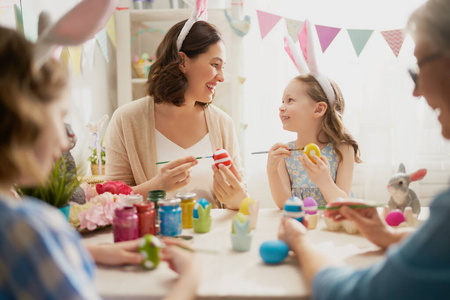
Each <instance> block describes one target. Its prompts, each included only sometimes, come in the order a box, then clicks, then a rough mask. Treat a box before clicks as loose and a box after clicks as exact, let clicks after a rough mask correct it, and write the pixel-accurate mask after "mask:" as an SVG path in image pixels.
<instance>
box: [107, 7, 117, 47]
mask: <svg viewBox="0 0 450 300" xmlns="http://www.w3.org/2000/svg"><path fill="white" fill-rule="evenodd" d="M106 33H107V34H108V37H109V39H110V41H111V43H112V44H113V45H114V48H117V41H116V21H115V19H114V14H113V15H112V16H111V18H109V21H108V23H107V24H106Z"/></svg>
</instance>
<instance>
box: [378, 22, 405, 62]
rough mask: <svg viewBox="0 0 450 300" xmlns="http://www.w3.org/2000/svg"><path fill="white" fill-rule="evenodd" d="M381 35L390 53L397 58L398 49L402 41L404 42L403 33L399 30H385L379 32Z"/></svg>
mask: <svg viewBox="0 0 450 300" xmlns="http://www.w3.org/2000/svg"><path fill="white" fill-rule="evenodd" d="M381 34H382V35H383V37H384V39H385V40H386V42H387V43H388V45H389V47H391V49H392V52H394V55H395V57H398V53H399V52H400V48H402V45H403V41H404V40H405V36H404V35H403V31H402V30H401V29H396V30H387V31H381Z"/></svg>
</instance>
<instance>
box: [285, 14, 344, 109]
mask: <svg viewBox="0 0 450 300" xmlns="http://www.w3.org/2000/svg"><path fill="white" fill-rule="evenodd" d="M303 26H306V35H307V43H306V47H305V45H302V44H300V48H301V49H299V48H297V47H295V46H294V41H293V40H292V38H291V37H290V36H289V35H286V36H285V37H284V49H285V50H286V52H287V54H288V55H289V57H290V58H291V59H292V61H293V62H294V64H295V66H296V67H297V70H298V71H299V72H300V74H309V75H311V76H313V77H314V78H315V79H316V80H317V82H319V84H320V86H321V87H322V89H323V91H324V92H325V95H326V96H327V99H328V102H329V104H330V107H333V105H334V103H335V102H336V96H335V94H334V90H333V87H332V86H331V83H330V81H329V80H328V78H327V77H325V76H324V75H323V74H321V73H320V72H319V68H318V65H317V58H316V52H315V47H314V41H313V35H312V30H313V29H312V26H311V23H310V22H309V20H305V24H304V25H303ZM303 30H304V29H302V31H303ZM299 43H300V39H299ZM300 50H302V51H300Z"/></svg>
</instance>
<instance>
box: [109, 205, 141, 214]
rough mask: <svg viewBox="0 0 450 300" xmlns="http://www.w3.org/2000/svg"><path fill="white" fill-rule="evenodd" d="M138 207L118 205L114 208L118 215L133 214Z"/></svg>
mask: <svg viewBox="0 0 450 300" xmlns="http://www.w3.org/2000/svg"><path fill="white" fill-rule="evenodd" d="M136 212H137V211H136V208H135V207H134V206H124V207H122V208H120V207H118V208H116V209H115V210H114V213H115V214H116V215H131V214H135V213H136Z"/></svg>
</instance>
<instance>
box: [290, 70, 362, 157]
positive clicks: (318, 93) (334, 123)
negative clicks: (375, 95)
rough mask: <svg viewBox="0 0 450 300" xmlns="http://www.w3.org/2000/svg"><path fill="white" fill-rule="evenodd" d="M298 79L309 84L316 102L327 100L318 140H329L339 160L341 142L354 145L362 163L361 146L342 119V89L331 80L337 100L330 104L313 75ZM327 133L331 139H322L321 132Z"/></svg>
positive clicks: (309, 90)
mask: <svg viewBox="0 0 450 300" xmlns="http://www.w3.org/2000/svg"><path fill="white" fill-rule="evenodd" d="M295 79H296V80H299V81H301V82H304V83H306V84H307V86H308V90H307V93H308V95H309V97H311V99H312V100H314V101H315V102H325V103H326V104H327V106H328V108H327V111H326V112H325V115H324V118H323V120H322V130H321V131H320V132H319V133H318V134H317V140H318V141H319V142H320V143H323V144H327V143H328V142H329V140H331V143H332V144H333V148H334V149H335V150H336V153H337V155H338V157H339V161H342V153H341V152H340V151H339V149H338V147H339V145H340V144H342V143H345V144H349V145H350V146H352V147H353V150H354V152H355V161H356V162H357V163H361V162H362V160H361V159H360V157H359V156H360V153H359V146H358V143H357V142H356V140H355V139H354V138H353V136H352V135H351V134H350V132H349V131H348V130H347V128H345V126H344V123H343V121H342V116H343V115H344V108H345V102H344V97H343V96H342V92H341V89H340V88H339V86H338V85H337V84H336V83H335V82H334V81H332V80H329V81H330V83H331V86H332V88H333V91H334V94H335V96H336V101H335V103H334V105H333V106H331V105H330V103H329V101H328V99H327V96H326V95H325V92H324V90H323V89H322V87H321V86H320V84H319V82H318V81H317V80H316V79H315V78H314V77H313V76H311V75H300V76H297V77H295ZM322 132H323V133H325V135H326V136H327V138H328V139H329V140H326V141H321V140H320V136H321V134H322Z"/></svg>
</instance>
